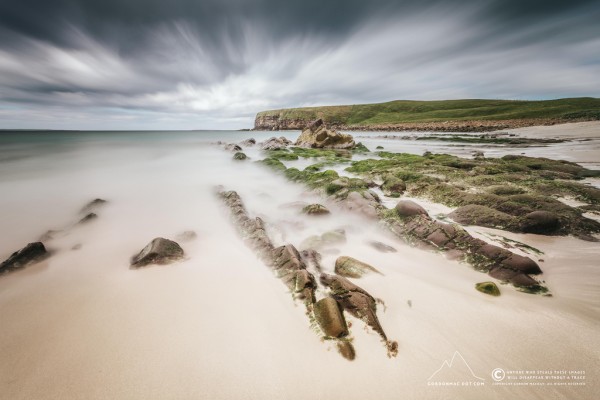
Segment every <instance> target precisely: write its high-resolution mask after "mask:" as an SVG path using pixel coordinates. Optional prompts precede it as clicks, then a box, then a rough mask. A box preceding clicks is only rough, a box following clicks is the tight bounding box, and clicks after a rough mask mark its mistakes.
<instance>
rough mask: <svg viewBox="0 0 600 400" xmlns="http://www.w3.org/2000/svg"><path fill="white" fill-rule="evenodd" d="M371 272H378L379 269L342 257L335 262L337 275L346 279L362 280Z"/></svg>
mask: <svg viewBox="0 0 600 400" xmlns="http://www.w3.org/2000/svg"><path fill="white" fill-rule="evenodd" d="M369 272H377V273H378V274H381V272H379V271H378V270H377V269H375V268H374V267H372V266H370V265H369V264H367V263H364V262H362V261H359V260H357V259H355V258H352V257H348V256H342V257H338V259H337V260H336V261H335V273H336V274H338V275H341V276H344V277H346V278H360V277H362V276H363V275H365V274H368V273H369Z"/></svg>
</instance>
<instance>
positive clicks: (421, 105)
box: [254, 97, 600, 132]
mask: <svg viewBox="0 0 600 400" xmlns="http://www.w3.org/2000/svg"><path fill="white" fill-rule="evenodd" d="M318 119H322V120H323V122H324V123H325V124H326V125H327V126H328V127H329V128H330V129H334V130H350V131H352V130H358V131H360V130H368V131H405V130H410V131H441V132H485V131H495V130H500V129H511V128H520V127H524V126H535V125H553V124H559V123H566V122H579V121H595V120H600V99H598V98H592V97H581V98H571V99H558V100H543V101H523V100H439V101H410V100H396V101H390V102H387V103H378V104H357V105H344V106H325V107H305V108H288V109H281V110H271V111H263V112H260V113H258V114H257V115H256V119H255V121H254V130H267V131H277V130H303V129H305V128H306V127H307V126H308V125H309V124H310V123H311V122H312V121H315V120H318Z"/></svg>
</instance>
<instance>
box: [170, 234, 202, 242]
mask: <svg viewBox="0 0 600 400" xmlns="http://www.w3.org/2000/svg"><path fill="white" fill-rule="evenodd" d="M197 237H198V234H196V232H194V231H183V232H181V233H178V234H177V236H175V239H177V240H178V241H180V242H189V241H191V240H194V239H196V238H197Z"/></svg>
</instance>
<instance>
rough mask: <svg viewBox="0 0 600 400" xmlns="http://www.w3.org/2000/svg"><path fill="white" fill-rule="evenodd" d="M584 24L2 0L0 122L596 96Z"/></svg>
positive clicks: (550, 10) (593, 11)
mask: <svg viewBox="0 0 600 400" xmlns="http://www.w3.org/2000/svg"><path fill="white" fill-rule="evenodd" d="M598 20H600V6H599V5H598V2H597V1H585V0H574V1H570V2H565V1H539V0H530V1H514V0H510V1H500V0H483V1H460V0H451V1H443V2H442V1H433V0H421V1H416V0H411V1H391V0H390V1H386V0H379V1H364V0H361V1H356V0H345V1H337V0H336V1H327V0H320V1H316V0H305V1H281V0H257V1H249V0H208V1H199V0H171V1H164V0H160V1H159V0H118V1H117V0H104V1H72V0H55V1H43V0H21V1H18V2H17V1H2V2H1V3H0V89H1V91H0V124H1V125H3V126H5V127H6V126H12V125H14V126H17V125H19V126H22V125H23V124H25V125H26V124H27V123H31V122H32V121H33V122H35V121H39V123H40V124H41V123H48V121H57V120H58V121H63V120H64V121H66V120H70V119H76V121H77V124H78V126H77V127H90V126H87V125H85V124H84V122H82V121H91V122H90V124H91V123H96V122H95V121H103V122H104V123H106V121H109V122H110V121H114V125H110V124H109V125H110V126H114V127H121V125H122V126H123V127H140V128H144V127H150V126H155V125H156V124H163V125H162V126H161V127H173V128H185V127H198V126H206V127H214V126H223V127H232V126H237V127H243V126H247V125H249V124H250V123H251V119H252V116H253V115H254V113H255V112H257V111H260V110H261V109H265V108H274V107H276V108H279V107H288V106H299V105H313V104H335V103H358V102H368V101H383V100H390V99H395V98H414V99H419V98H420V99H432V98H459V97H511V98H547V97H565V96H580V95H592V96H597V95H598V94H599V92H600V83H598V79H597V76H598V75H599V74H600V68H599V64H600V61H599V60H598V56H597V53H598V48H600V24H598V23H597V21H598ZM19 118H21V119H22V120H21V119H19ZM19 121H21V122H19ZM119 124H121V125H119ZM144 124H145V125H144ZM167 124H168V125H167ZM84 125H85V126H84Z"/></svg>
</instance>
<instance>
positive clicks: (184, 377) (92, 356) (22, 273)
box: [0, 122, 600, 400]
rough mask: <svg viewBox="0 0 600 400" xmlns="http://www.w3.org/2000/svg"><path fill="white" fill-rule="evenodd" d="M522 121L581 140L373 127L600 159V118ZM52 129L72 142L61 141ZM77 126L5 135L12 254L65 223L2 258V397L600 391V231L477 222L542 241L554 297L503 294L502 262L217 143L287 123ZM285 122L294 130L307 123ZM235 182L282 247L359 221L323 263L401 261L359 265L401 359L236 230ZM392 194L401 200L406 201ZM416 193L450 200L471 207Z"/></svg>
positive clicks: (4, 218)
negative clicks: (296, 291)
mask: <svg viewBox="0 0 600 400" xmlns="http://www.w3.org/2000/svg"><path fill="white" fill-rule="evenodd" d="M511 132H514V133H516V134H518V135H523V136H527V137H539V136H544V137H546V136H547V137H561V138H569V139H577V140H576V141H573V142H565V143H559V144H555V145H554V144H553V145H550V146H539V147H536V146H531V147H527V148H511V147H506V146H493V147H489V146H483V147H481V146H479V147H478V146H477V145H472V146H471V145H470V146H466V147H465V146H463V147H460V146H456V145H454V144H451V143H429V142H428V143H421V144H418V145H416V144H415V143H413V142H402V141H392V140H387V141H386V140H384V139H379V138H375V137H373V138H372V139H368V138H367V139H364V140H363V143H364V144H365V145H366V146H367V147H369V148H375V146H377V145H380V144H381V145H383V146H384V147H385V148H386V150H389V151H406V152H414V153H415V154H422V153H423V151H425V150H430V151H434V152H440V153H441V152H446V153H450V154H457V155H460V156H470V154H471V153H472V151H474V150H482V151H484V152H485V153H486V156H488V154H489V156H500V155H503V154H521V153H525V154H527V155H532V156H550V155H551V154H554V156H553V157H552V158H563V156H564V158H568V159H569V160H570V161H574V162H580V163H582V165H584V166H586V167H587V168H595V167H599V166H600V123H598V122H590V123H575V124H568V125H556V126H547V127H546V126H545V127H532V128H521V129H518V130H515V131H511ZM353 134H356V133H353ZM44 135H58V136H56V137H57V138H61V140H55V141H54V143H56V144H55V145H54V146H53V147H48V146H47V145H46V144H45V140H46V139H47V138H48V136H44ZM61 135H66V136H61ZM72 135H73V134H69V133H67V134H64V133H60V132H55V133H38V134H32V135H29V136H27V142H25V141H23V140H22V139H19V138H16V139H15V138H14V137H13V138H10V139H6V136H5V137H4V138H5V139H0V140H5V142H3V146H2V147H1V149H2V150H0V160H1V163H2V168H1V169H0V191H1V192H2V193H3V195H2V197H1V198H0V210H1V211H0V221H1V225H0V231H1V234H2V238H3V240H2V243H1V244H0V258H1V259H2V260H4V259H6V258H7V257H8V256H10V254H11V253H12V252H13V251H15V250H17V249H19V248H21V247H23V246H24V245H25V244H27V243H29V242H32V241H36V240H38V238H39V237H40V236H41V235H43V234H44V233H45V232H46V231H47V230H49V229H52V230H60V232H58V233H56V234H54V235H53V238H52V239H50V240H48V241H47V242H46V243H45V244H46V246H47V248H48V249H49V250H50V251H51V253H52V255H51V257H49V258H48V259H46V260H44V261H42V262H40V263H37V264H35V265H31V266H28V267H27V268H24V269H21V270H18V271H15V272H11V273H8V274H4V275H2V276H0V320H1V321H2V324H1V325H0V359H1V360H2V362H1V363H0V389H1V390H0V398H5V399H11V400H13V399H14V400H17V399H67V398H69V399H198V398H206V399H282V398H286V399H307V398H333V397H335V398H343V399H365V398H367V399H395V398H461V399H481V398H483V397H486V398H491V399H506V398H530V399H549V398H550V399H572V398H581V399H585V398H588V399H591V398H594V393H596V392H597V388H598V385H599V384H600V375H599V374H598V366H599V365H598V360H599V359H600V339H599V338H600V335H599V333H600V332H599V328H598V326H599V324H598V322H599V320H600V270H599V269H598V268H597V267H598V259H599V258H600V245H599V244H598V243H597V242H589V241H584V240H580V239H577V238H575V237H572V236H543V235H536V234H522V233H510V232H505V231H499V230H495V229H490V228H481V227H475V226H470V227H467V230H468V231H469V232H470V233H472V234H473V235H474V236H476V237H480V238H482V239H484V240H486V241H489V242H490V243H498V242H497V240H498V237H499V236H503V237H506V238H509V239H512V240H515V241H518V242H522V243H525V244H527V245H529V246H532V247H535V248H537V249H539V250H540V251H541V254H534V255H532V254H531V253H521V254H524V255H528V256H530V257H534V258H535V260H536V261H538V262H539V264H540V266H541V267H542V269H543V271H544V273H543V276H542V277H543V280H544V281H545V283H546V285H547V286H548V287H549V288H550V290H551V293H552V297H544V296H541V295H531V294H526V293H523V292H520V291H517V290H515V288H514V287H512V286H510V285H499V286H500V290H501V292H502V295H501V296H500V297H491V296H487V295H485V294H483V293H480V292H478V291H476V290H475V289H474V285H475V283H477V282H482V281H486V280H489V279H490V278H489V277H488V276H487V275H485V274H482V273H481V272H478V271H475V270H474V269H472V268H470V267H469V266H467V265H465V264H463V263H459V262H457V261H450V260H448V259H446V258H445V257H444V255H443V254H441V253H438V252H432V251H425V250H421V249H418V248H415V247H411V246H408V245H407V244H406V243H404V242H403V241H401V240H400V239H398V238H397V237H395V236H393V235H392V234H391V233H390V232H389V231H387V230H385V229H383V228H382V227H381V226H380V225H379V224H377V222H376V221H373V220H371V219H367V218H365V217H363V216H361V215H358V214H356V213H353V212H351V211H347V210H343V209H341V208H339V207H338V206H337V205H336V204H333V203H326V200H325V199H324V198H323V197H321V196H320V195H318V194H316V193H314V192H311V191H309V190H308V189H307V188H306V187H305V186H304V185H302V184H298V183H292V182H289V181H288V180H286V179H285V178H284V177H283V176H282V175H277V174H275V173H273V171H271V170H268V169H266V168H264V166H261V165H258V164H255V163H252V162H245V163H244V164H240V162H238V161H234V160H232V153H231V152H227V151H225V150H223V148H222V146H219V145H215V144H214V143H215V142H216V141H217V140H223V141H225V142H228V143H235V142H240V141H242V140H243V139H245V138H248V137H249V135H252V136H253V137H255V138H256V139H257V141H262V140H265V139H267V138H268V137H270V136H273V134H272V133H271V132H251V133H248V132H233V131H231V132H217V131H215V132H170V133H167V132H163V133H160V132H158V133H156V132H155V133H151V134H147V135H146V134H143V133H111V134H104V133H81V134H79V135H80V136H75V137H74V136H72ZM281 135H284V136H286V137H289V138H294V137H296V136H297V135H298V132H277V136H281ZM373 135H374V134H373ZM374 136H375V135H374ZM579 139H591V140H589V141H587V142H585V143H584V144H582V143H581V142H579ZM419 146H420V147H419ZM584 147H585V148H584ZM244 151H245V153H246V154H247V155H248V156H249V157H250V159H251V160H259V159H261V151H260V150H259V149H258V148H257V147H247V148H244ZM360 157H363V158H365V157H367V156H362V155H361V156H360ZM360 157H359V158H358V159H360ZM303 162H305V161H304V160H298V162H297V165H303V164H302V163H303ZM294 163H296V161H289V162H286V165H287V166H294V165H296V164H294ZM335 168H336V170H339V171H343V168H338V167H335ZM217 185H222V186H223V187H224V188H226V189H228V190H236V191H237V192H238V193H239V194H240V196H241V197H242V199H243V200H244V203H245V206H246V209H247V210H248V212H249V213H250V214H251V215H253V216H258V217H260V218H262V219H263V220H264V221H265V223H266V226H267V232H268V233H269V235H270V237H271V239H272V240H273V241H274V242H275V244H276V245H282V244H285V243H292V244H294V245H295V246H299V245H300V243H302V242H303V241H304V240H305V239H306V238H308V237H310V236H311V235H315V234H322V233H324V232H328V231H331V230H334V229H343V230H344V232H345V235H346V239H347V240H346V243H343V244H338V245H336V246H333V247H332V248H331V249H330V250H331V251H330V252H324V253H323V259H322V262H321V264H322V267H323V269H324V271H325V272H328V273H333V268H334V263H335V260H336V258H337V257H338V256H339V255H348V256H351V257H355V258H357V259H360V260H362V261H364V262H367V263H369V264H371V265H373V266H376V268H377V269H378V270H379V271H380V272H381V274H369V275H366V276H364V277H362V278H360V279H358V280H356V283H357V284H359V285H360V286H361V287H362V288H364V289H365V290H367V291H368V292H369V293H371V294H372V295H373V296H374V297H376V298H378V299H381V300H383V302H384V303H385V307H381V306H380V307H379V308H378V312H377V314H378V317H379V320H380V322H381V325H382V326H383V327H384V329H385V331H386V333H387V335H388V337H389V338H390V339H392V340H395V341H397V342H398V345H399V346H398V355H397V357H393V358H389V357H388V356H387V355H386V349H385V348H384V346H383V345H382V343H381V341H380V339H379V337H378V335H377V334H376V333H375V332H374V331H373V330H372V329H370V328H368V327H367V326H366V325H365V324H364V323H363V321H361V320H359V319H357V318H354V317H352V316H350V315H347V316H346V318H347V320H348V322H350V324H351V336H352V338H353V343H354V346H355V348H356V359H355V360H354V361H348V360H346V359H344V358H342V357H341V356H340V355H339V354H338V352H337V351H336V349H335V346H334V345H333V343H332V342H330V341H327V340H322V338H321V337H320V335H319V334H316V333H315V331H314V329H311V327H310V326H309V323H308V320H307V318H306V315H305V310H304V307H303V306H302V305H301V303H300V302H298V301H294V300H293V299H292V296H291V295H290V293H289V291H288V290H287V288H286V287H285V286H284V285H282V283H281V282H280V281H279V280H278V279H277V278H276V277H275V276H274V274H273V272H272V271H271V270H270V269H269V268H268V267H267V266H265V264H264V263H263V262H261V261H260V260H259V259H258V258H257V255H256V254H255V253H254V252H253V251H252V250H250V249H249V248H248V247H247V246H246V245H245V243H244V241H243V240H242V239H241V238H240V237H239V236H238V234H237V233H236V232H235V229H234V226H233V225H232V224H231V221H230V219H229V215H228V213H227V210H226V209H225V208H224V207H223V205H222V204H221V203H220V202H219V200H218V199H217V198H216V196H215V194H214V193H215V192H214V188H215V187H216V186H217ZM98 197H100V198H102V199H106V200H107V203H106V204H105V205H103V206H102V207H101V208H99V209H98V211H97V214H98V218H97V219H96V220H94V221H91V222H89V223H86V224H77V221H78V220H79V219H80V218H81V213H80V210H81V208H82V207H83V205H85V204H86V203H87V202H89V201H90V200H92V199H94V198H98ZM382 200H383V204H385V205H389V206H393V204H394V202H396V201H397V200H398V199H393V198H386V197H385V196H383V198H382ZM413 200H415V201H417V202H419V203H420V204H421V205H422V206H423V207H425V209H426V210H427V211H428V212H429V213H430V214H431V215H437V214H439V213H441V212H444V211H445V212H450V211H451V209H450V208H448V207H445V206H442V205H439V204H435V203H432V202H428V201H419V199H418V198H414V199H413ZM298 201H302V202H305V203H313V202H321V203H324V202H325V204H326V205H327V206H328V207H329V208H330V210H331V215H330V216H328V217H326V218H310V217H307V216H305V215H302V214H299V213H298V210H297V208H294V207H290V206H289V205H290V203H294V202H298ZM186 230H193V231H195V232H196V233H197V238H195V239H191V240H179V243H180V244H181V246H182V248H183V250H184V251H185V259H184V260H182V261H179V262H175V263H173V264H169V265H163V266H149V267H146V268H140V269H131V268H130V267H129V260H130V257H131V256H133V255H134V254H135V253H137V252H139V251H140V250H141V249H142V248H143V247H144V246H145V245H146V244H147V243H148V242H149V241H150V240H151V239H153V238H155V237H165V238H171V239H175V238H176V237H177V236H178V235H179V234H181V233H182V232H184V231H186ZM373 240H377V241H380V242H382V243H385V244H387V245H389V246H392V247H394V248H395V249H396V250H397V252H395V253H381V252H378V251H377V250H376V249H374V248H373V247H371V246H369V244H368V242H369V241H373ZM516 251H517V252H518V251H519V250H516ZM457 353H458V354H459V356H460V357H458V356H456V354H457ZM453 358H454V359H455V362H453V363H452V368H447V367H448V366H449V364H450V363H451V360H452V359H453ZM445 362H446V364H445ZM445 366H446V367H445ZM498 368H500V369H502V370H503V371H504V373H505V374H506V375H511V371H512V375H511V376H514V377H516V378H515V379H516V380H515V381H509V380H508V379H504V380H500V381H497V380H495V379H494V377H493V375H492V374H493V371H494V370H496V369H498ZM525 371H529V372H527V373H525ZM521 372H522V373H521ZM563 372H564V374H563ZM532 375H535V376H557V375H561V376H562V375H565V376H567V375H568V376H569V377H573V376H578V377H580V379H574V378H569V379H567V378H564V379H558V380H556V382H557V384H556V385H543V386H541V385H534V384H529V385H519V384H517V383H516V382H518V381H520V382H521V383H522V382H538V383H539V382H541V381H544V378H540V379H533V378H531V376H532ZM519 376H529V377H530V378H519ZM582 376H583V378H581V377H582ZM457 381H458V382H459V384H458V385H450V384H446V383H447V382H457ZM546 381H548V379H546ZM558 383H561V384H560V385H559V384H558Z"/></svg>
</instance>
